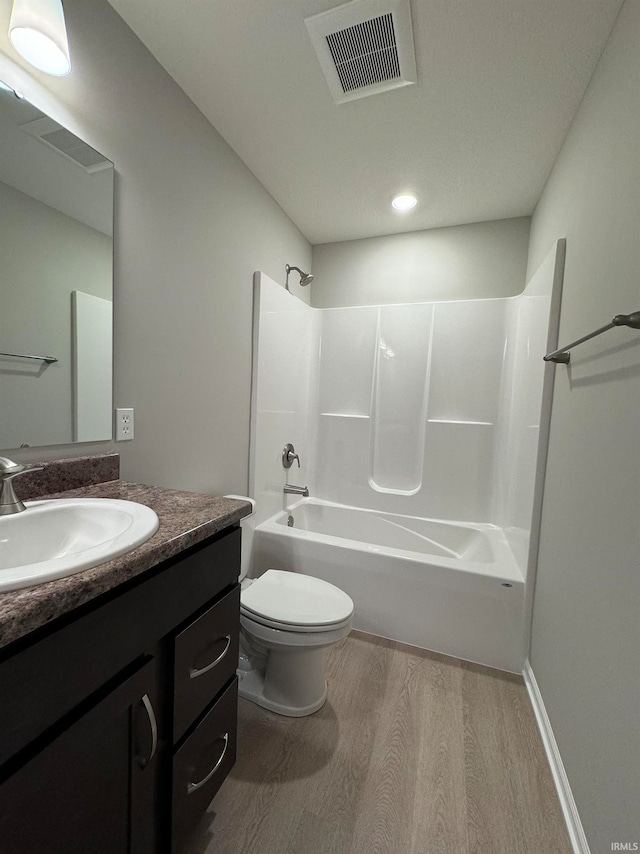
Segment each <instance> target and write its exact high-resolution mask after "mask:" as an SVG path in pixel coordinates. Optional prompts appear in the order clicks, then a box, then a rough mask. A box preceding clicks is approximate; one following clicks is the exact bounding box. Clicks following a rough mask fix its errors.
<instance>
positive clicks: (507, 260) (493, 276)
mask: <svg viewBox="0 0 640 854" xmlns="http://www.w3.org/2000/svg"><path fill="white" fill-rule="evenodd" d="M530 223H531V220H530V219H529V217H519V218H517V219H503V220H498V221H495V222H478V223H472V224H471V225H459V226H454V227H452V228H436V229H431V230H429V231H414V232H410V233H408V234H391V235H388V236H386V237H371V238H368V239H366V240H349V241H345V242H343V243H324V244H321V245H320V246H314V247H313V272H314V275H315V281H314V283H313V288H312V293H311V304H312V305H314V306H317V307H318V308H330V307H336V306H350V305H377V304H381V303H397V302H422V301H424V300H427V301H431V300H452V299H453V300H458V299H478V298H490V297H510V296H514V295H515V294H519V293H521V292H522V291H523V290H524V285H525V274H526V269H527V247H528V243H529V226H530Z"/></svg>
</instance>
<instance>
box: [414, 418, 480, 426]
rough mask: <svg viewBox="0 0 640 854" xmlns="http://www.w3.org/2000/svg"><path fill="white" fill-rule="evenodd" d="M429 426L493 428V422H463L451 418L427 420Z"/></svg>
mask: <svg viewBox="0 0 640 854" xmlns="http://www.w3.org/2000/svg"><path fill="white" fill-rule="evenodd" d="M427 422H428V423H429V424H473V425H475V426H476V427H493V421H463V420H462V419H453V418H427Z"/></svg>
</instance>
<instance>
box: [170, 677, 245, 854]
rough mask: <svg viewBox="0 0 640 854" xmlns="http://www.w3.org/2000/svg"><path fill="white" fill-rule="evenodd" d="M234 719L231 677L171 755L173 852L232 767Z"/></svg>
mask: <svg viewBox="0 0 640 854" xmlns="http://www.w3.org/2000/svg"><path fill="white" fill-rule="evenodd" d="M237 721H238V680H237V679H234V680H233V682H232V683H231V685H229V687H228V688H227V689H226V691H225V692H224V693H223V694H222V696H221V697H220V699H219V700H218V701H217V702H216V703H215V705H214V706H213V708H212V709H211V710H210V711H209V712H208V713H207V714H206V715H205V717H204V718H203V719H202V720H201V721H200V723H199V724H198V726H197V727H196V728H195V730H194V731H193V732H192V733H191V735H190V736H189V738H188V739H187V740H186V741H185V743H184V744H183V745H182V747H180V749H179V750H178V751H177V752H176V754H175V756H174V758H173V794H172V811H171V814H172V835H171V838H172V846H171V850H172V852H173V854H179V852H180V850H181V849H182V847H183V846H184V844H185V842H187V841H188V839H189V836H190V835H191V833H192V831H193V829H194V828H195V827H196V825H197V823H198V821H199V819H200V818H201V816H202V814H203V813H204V812H205V811H206V809H207V807H208V806H209V804H210V803H211V800H212V798H213V797H214V795H215V794H216V792H217V791H218V789H219V788H220V786H221V784H222V782H223V780H224V779H225V777H226V776H227V774H228V773H229V771H230V770H231V769H232V768H233V765H234V763H235V761H236V729H237Z"/></svg>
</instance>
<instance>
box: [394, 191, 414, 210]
mask: <svg viewBox="0 0 640 854" xmlns="http://www.w3.org/2000/svg"><path fill="white" fill-rule="evenodd" d="M391 204H392V205H393V207H394V208H395V209H396V210H397V211H410V210H411V208H415V206H416V205H417V204H418V199H417V198H416V197H415V196H414V195H413V194H412V193H401V194H400V195H399V196H395V198H394V199H393V201H392V202H391Z"/></svg>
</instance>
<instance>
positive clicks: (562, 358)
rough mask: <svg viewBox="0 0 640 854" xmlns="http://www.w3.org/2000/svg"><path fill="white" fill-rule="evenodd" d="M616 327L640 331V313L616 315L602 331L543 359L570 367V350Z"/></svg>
mask: <svg viewBox="0 0 640 854" xmlns="http://www.w3.org/2000/svg"><path fill="white" fill-rule="evenodd" d="M615 326H628V327H629V328H630V329H640V311H634V312H632V313H631V314H616V316H615V317H614V318H613V320H612V321H611V323H607V325H606V326H601V327H600V329H596V330H595V332H590V333H589V334H588V335H583V336H582V338H578V340H577V341H572V342H571V344H567V346H566V347H560V348H559V349H558V350H554V351H553V353H547V355H546V356H544V357H543V358H544V360H545V362H555V363H556V364H561V365H568V364H569V362H570V361H571V354H570V353H569V350H572V349H573V348H574V347H577V346H578V344H583V343H584V342H585V341H588V340H589V339H590V338H595V337H596V335H602V333H603V332H606V331H607V329H613V328H614V327H615Z"/></svg>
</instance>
